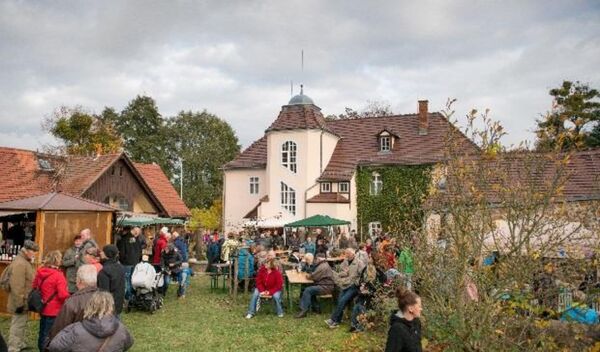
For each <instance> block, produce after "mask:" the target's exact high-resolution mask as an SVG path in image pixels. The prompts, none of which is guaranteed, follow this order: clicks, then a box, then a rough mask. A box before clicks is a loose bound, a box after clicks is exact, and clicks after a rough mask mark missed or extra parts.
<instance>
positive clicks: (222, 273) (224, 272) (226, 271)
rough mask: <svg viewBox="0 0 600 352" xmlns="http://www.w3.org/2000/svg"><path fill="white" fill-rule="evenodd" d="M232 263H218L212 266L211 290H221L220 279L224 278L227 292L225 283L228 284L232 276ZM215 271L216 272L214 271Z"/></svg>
mask: <svg viewBox="0 0 600 352" xmlns="http://www.w3.org/2000/svg"><path fill="white" fill-rule="evenodd" d="M231 268H232V263H231V262H229V263H216V264H212V269H211V272H210V275H211V280H210V289H211V291H212V290H215V289H218V288H219V277H222V278H223V288H222V289H223V290H225V283H226V282H227V278H229V275H231V274H232V273H231ZM213 270H214V271H213Z"/></svg>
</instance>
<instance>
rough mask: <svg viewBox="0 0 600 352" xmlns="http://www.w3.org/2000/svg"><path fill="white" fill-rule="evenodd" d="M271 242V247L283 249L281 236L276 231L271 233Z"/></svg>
mask: <svg viewBox="0 0 600 352" xmlns="http://www.w3.org/2000/svg"><path fill="white" fill-rule="evenodd" d="M271 243H272V245H273V249H276V250H280V249H283V237H282V236H280V235H279V234H278V233H277V232H275V233H274V234H273V238H272V239H271Z"/></svg>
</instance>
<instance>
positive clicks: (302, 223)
mask: <svg viewBox="0 0 600 352" xmlns="http://www.w3.org/2000/svg"><path fill="white" fill-rule="evenodd" d="M348 224H350V221H346V220H339V219H335V218H332V217H330V216H327V215H313V216H311V217H308V218H306V219H302V220H298V221H294V222H291V223H289V224H286V225H285V226H286V227H321V226H337V225H348Z"/></svg>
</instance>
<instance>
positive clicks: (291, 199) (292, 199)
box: [281, 182, 296, 215]
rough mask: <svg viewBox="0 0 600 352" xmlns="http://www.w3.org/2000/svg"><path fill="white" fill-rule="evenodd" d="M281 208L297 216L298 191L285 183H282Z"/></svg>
mask: <svg viewBox="0 0 600 352" xmlns="http://www.w3.org/2000/svg"><path fill="white" fill-rule="evenodd" d="M281 207H282V208H283V209H285V210H287V211H288V212H290V213H291V214H292V215H296V191H295V190H294V189H293V188H292V187H290V186H288V185H286V184H285V183H283V182H281Z"/></svg>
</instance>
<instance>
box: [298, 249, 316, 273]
mask: <svg viewBox="0 0 600 352" xmlns="http://www.w3.org/2000/svg"><path fill="white" fill-rule="evenodd" d="M313 262H314V256H313V254H312V253H307V254H305V255H304V257H303V258H302V260H301V261H300V271H302V272H305V273H311V272H313V270H314V267H313Z"/></svg>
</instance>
